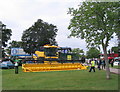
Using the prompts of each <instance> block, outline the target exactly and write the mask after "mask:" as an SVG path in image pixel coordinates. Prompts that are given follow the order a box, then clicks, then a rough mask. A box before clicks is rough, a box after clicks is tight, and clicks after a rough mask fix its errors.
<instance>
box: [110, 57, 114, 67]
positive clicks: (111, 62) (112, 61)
mask: <svg viewBox="0 0 120 92" xmlns="http://www.w3.org/2000/svg"><path fill="white" fill-rule="evenodd" d="M113 63H114V59H112V60H111V61H110V64H111V67H113Z"/></svg>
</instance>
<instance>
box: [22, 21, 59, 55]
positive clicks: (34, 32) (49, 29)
mask: <svg viewBox="0 0 120 92" xmlns="http://www.w3.org/2000/svg"><path fill="white" fill-rule="evenodd" d="M57 31H58V29H57V27H56V26H54V25H53V24H48V23H47V22H44V21H43V20H41V19H38V20H37V22H35V23H34V25H32V26H31V27H29V28H28V29H27V30H25V31H24V32H23V35H22V42H23V45H22V46H23V49H24V51H25V52H27V53H29V54H31V53H34V52H35V51H36V50H39V49H40V46H43V45H45V44H51V45H57V42H56V40H55V37H56V35H57V34H56V33H57Z"/></svg>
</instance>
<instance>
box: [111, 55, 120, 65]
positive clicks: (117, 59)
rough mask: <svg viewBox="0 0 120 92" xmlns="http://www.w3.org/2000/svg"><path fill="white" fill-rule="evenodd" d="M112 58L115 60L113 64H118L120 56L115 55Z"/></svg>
mask: <svg viewBox="0 0 120 92" xmlns="http://www.w3.org/2000/svg"><path fill="white" fill-rule="evenodd" d="M114 60H115V61H114V63H113V65H115V66H116V65H120V57H115V58H114Z"/></svg>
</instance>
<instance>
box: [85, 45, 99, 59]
mask: <svg viewBox="0 0 120 92" xmlns="http://www.w3.org/2000/svg"><path fill="white" fill-rule="evenodd" d="M86 54H87V58H99V54H100V51H99V50H98V49H97V48H95V47H91V48H89V50H88V51H87V53H86Z"/></svg>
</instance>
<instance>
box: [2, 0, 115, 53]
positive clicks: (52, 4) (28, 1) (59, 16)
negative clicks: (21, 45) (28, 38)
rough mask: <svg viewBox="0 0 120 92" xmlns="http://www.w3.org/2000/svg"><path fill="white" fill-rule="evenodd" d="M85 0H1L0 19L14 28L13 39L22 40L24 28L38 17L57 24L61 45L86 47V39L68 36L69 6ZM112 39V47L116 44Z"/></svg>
mask: <svg viewBox="0 0 120 92" xmlns="http://www.w3.org/2000/svg"><path fill="white" fill-rule="evenodd" d="M82 1H83V0H0V21H2V23H3V24H5V25H7V28H10V29H12V37H11V40H17V41H20V40H21V36H22V33H23V31H24V30H26V29H28V28H29V27H31V26H32V25H33V24H34V22H36V21H37V20H38V19H42V20H43V21H44V22H48V23H49V24H50V23H51V24H53V25H56V26H57V28H58V32H57V37H56V40H57V42H58V45H59V46H62V47H66V46H67V47H72V48H81V49H83V50H85V51H86V50H87V49H86V43H85V41H84V40H81V39H77V38H67V36H68V35H69V34H70V31H69V30H68V29H67V27H68V25H69V23H70V18H71V17H70V15H68V14H67V12H68V8H70V7H74V8H77V6H78V5H79V4H80V2H82ZM114 41H115V40H112V41H111V45H110V47H112V46H114V45H115V42H114Z"/></svg>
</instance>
